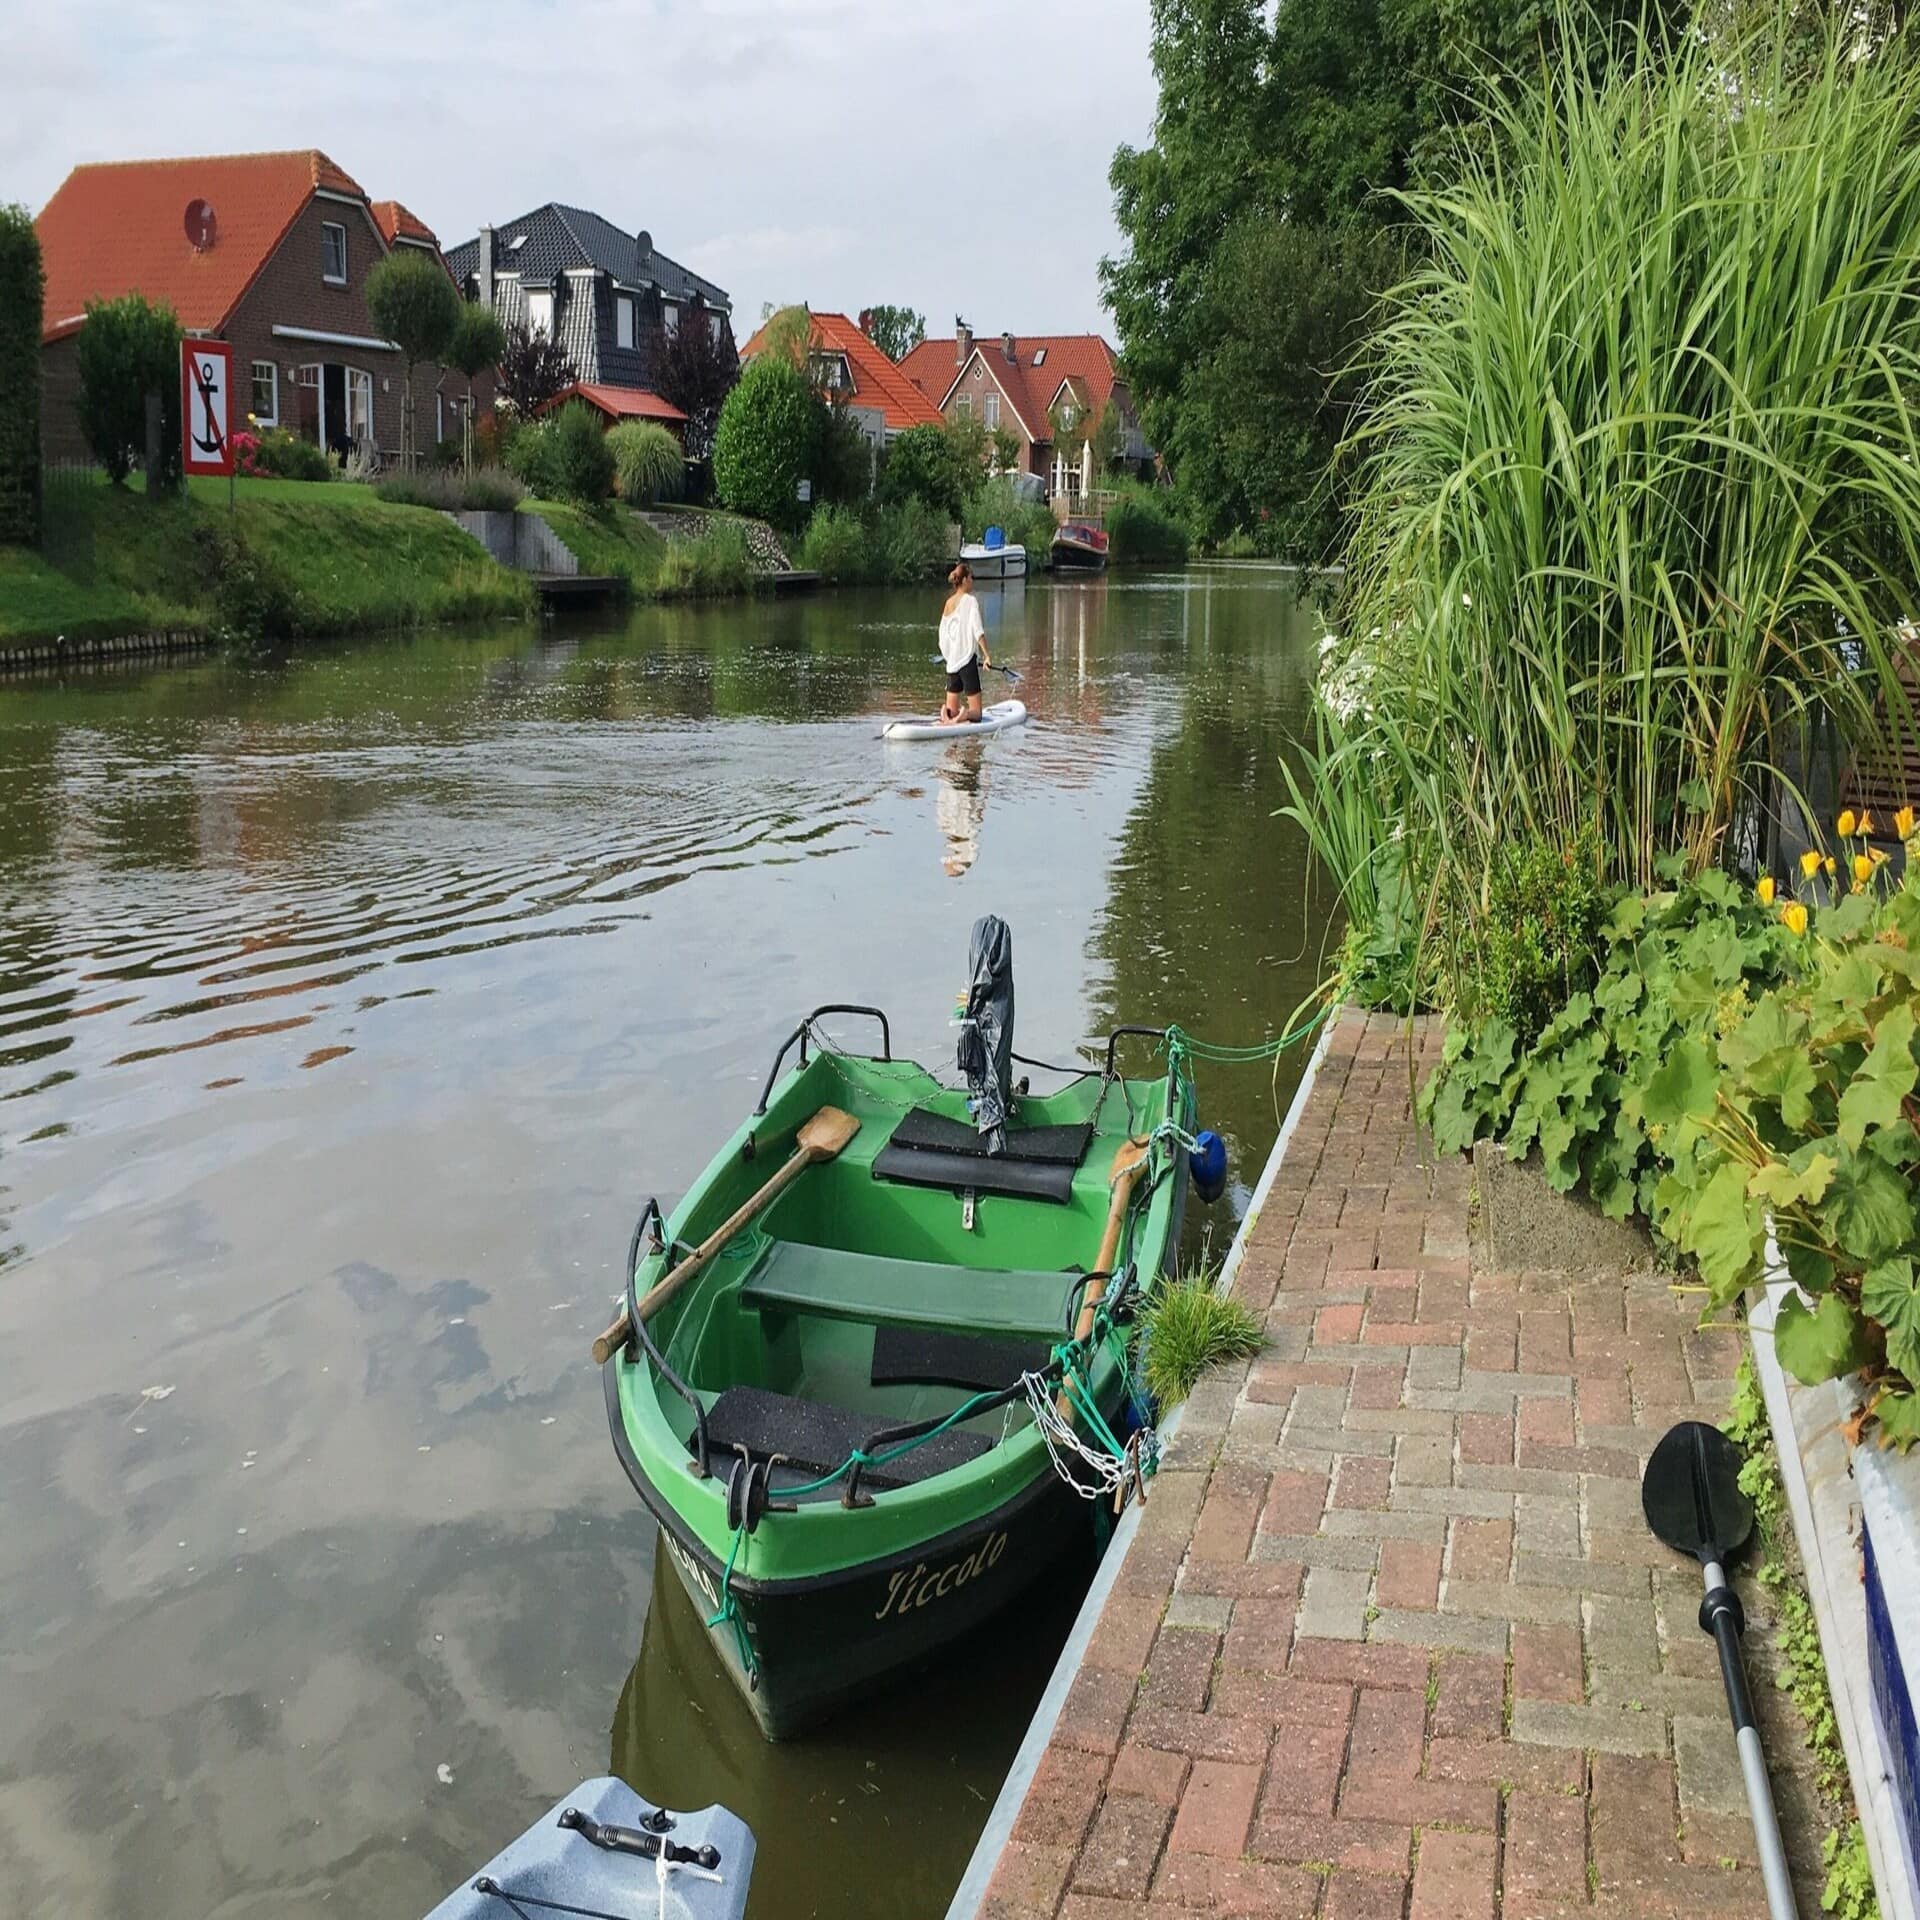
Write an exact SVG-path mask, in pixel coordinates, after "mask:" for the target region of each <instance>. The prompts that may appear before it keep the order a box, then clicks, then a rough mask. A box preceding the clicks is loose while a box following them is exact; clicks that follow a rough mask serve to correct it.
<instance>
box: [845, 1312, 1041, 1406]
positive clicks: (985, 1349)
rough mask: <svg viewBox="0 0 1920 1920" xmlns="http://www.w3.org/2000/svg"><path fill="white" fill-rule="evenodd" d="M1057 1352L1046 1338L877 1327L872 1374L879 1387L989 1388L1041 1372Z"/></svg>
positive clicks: (988, 1389) (974, 1391)
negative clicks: (1003, 1338) (1001, 1337)
mask: <svg viewBox="0 0 1920 1920" xmlns="http://www.w3.org/2000/svg"><path fill="white" fill-rule="evenodd" d="M1052 1357H1053V1349H1052V1347H1051V1346H1049V1345H1048V1343H1047V1342H1046V1341H1044V1340H995V1339H991V1338H988V1337H986V1336H983V1335H981V1334H977V1333H943V1332H941V1331H940V1330H939V1329H938V1328H937V1327H876V1328H874V1330H873V1371H872V1373H871V1374H870V1375H869V1378H870V1379H871V1380H872V1382H873V1384H874V1385H875V1386H876V1387H965V1388H966V1389H967V1390H968V1391H969V1392H970V1393H989V1392H992V1391H994V1390H995V1389H996V1388H999V1387H1010V1386H1012V1385H1013V1383H1014V1382H1015V1381H1016V1380H1018V1379H1019V1378H1020V1376H1021V1375H1022V1374H1023V1373H1038V1372H1039V1371H1040V1369H1041V1368H1042V1367H1044V1366H1045V1365H1046V1364H1047V1362H1048V1360H1050V1359H1051V1358H1052Z"/></svg>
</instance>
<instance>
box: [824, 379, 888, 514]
mask: <svg viewBox="0 0 1920 1920" xmlns="http://www.w3.org/2000/svg"><path fill="white" fill-rule="evenodd" d="M873 476H874V448H873V442H872V441H870V440H869V439H868V438H867V436H866V435H865V434H864V433H862V432H861V431H860V428H859V426H858V425H857V424H856V422H855V421H854V418H853V416H852V414H850V413H849V412H848V411H847V410H846V409H845V408H844V407H836V406H831V405H829V404H828V403H827V402H826V401H824V400H823V401H822V402H821V403H820V420H819V424H818V427H817V429H816V445H815V449H814V456H813V481H814V485H813V492H814V498H815V499H816V500H822V501H828V502H839V503H840V504H842V505H846V504H855V505H857V504H858V503H860V502H862V501H864V500H865V499H866V498H867V496H868V495H869V494H871V493H872V492H873Z"/></svg>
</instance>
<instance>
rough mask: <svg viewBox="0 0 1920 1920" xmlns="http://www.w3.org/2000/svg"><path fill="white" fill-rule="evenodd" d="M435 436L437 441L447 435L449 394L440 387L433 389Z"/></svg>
mask: <svg viewBox="0 0 1920 1920" xmlns="http://www.w3.org/2000/svg"><path fill="white" fill-rule="evenodd" d="M433 437H434V440H435V441H436V442H438V441H441V440H444V439H445V438H446V437H447V396H446V395H445V394H444V393H442V392H441V391H440V389H439V388H438V387H435V388H434V390H433Z"/></svg>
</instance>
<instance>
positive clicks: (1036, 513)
mask: <svg viewBox="0 0 1920 1920" xmlns="http://www.w3.org/2000/svg"><path fill="white" fill-rule="evenodd" d="M989 527H998V528H999V529H1000V530H1001V532H1002V533H1004V534H1005V535H1006V536H1007V540H1008V542H1009V543H1010V544H1011V545H1014V546H1019V547H1024V548H1025V549H1026V553H1027V568H1028V571H1029V572H1031V571H1033V570H1034V569H1035V568H1037V567H1042V566H1044V565H1045V564H1046V561H1047V556H1048V554H1049V553H1050V552H1051V551H1052V549H1053V535H1054V518H1053V510H1052V508H1050V507H1049V506H1048V505H1047V503H1046V502H1045V501H1044V500H1023V499H1022V498H1021V497H1020V495H1019V493H1018V491H1017V490H1016V489H1015V487H1014V484H1013V481H1012V480H1011V479H1010V478H1008V477H1007V476H1006V475H1005V474H998V475H995V476H994V477H993V478H992V479H990V480H986V481H983V482H982V483H981V484H980V485H979V486H978V487H977V488H975V489H974V491H973V492H972V493H971V494H969V495H968V497H967V503H966V507H965V509H964V511H963V512H962V513H961V516H960V528H961V532H962V535H963V536H964V537H965V538H966V539H968V540H979V539H982V538H984V536H985V534H986V531H987V529H988V528H989Z"/></svg>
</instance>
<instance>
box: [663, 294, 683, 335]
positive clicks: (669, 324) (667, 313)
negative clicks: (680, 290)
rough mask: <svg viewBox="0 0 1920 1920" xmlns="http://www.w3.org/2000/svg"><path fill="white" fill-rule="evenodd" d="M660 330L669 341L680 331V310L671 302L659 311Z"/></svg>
mask: <svg viewBox="0 0 1920 1920" xmlns="http://www.w3.org/2000/svg"><path fill="white" fill-rule="evenodd" d="M660 330H661V332H663V333H664V334H665V335H666V336H667V338H668V339H669V340H671V339H673V338H674V337H675V335H677V334H678V333H679V331H680V309H679V308H678V307H676V306H675V305H674V304H673V302H672V301H671V300H669V301H668V302H667V303H666V305H665V306H663V307H662V308H661V309H660Z"/></svg>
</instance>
